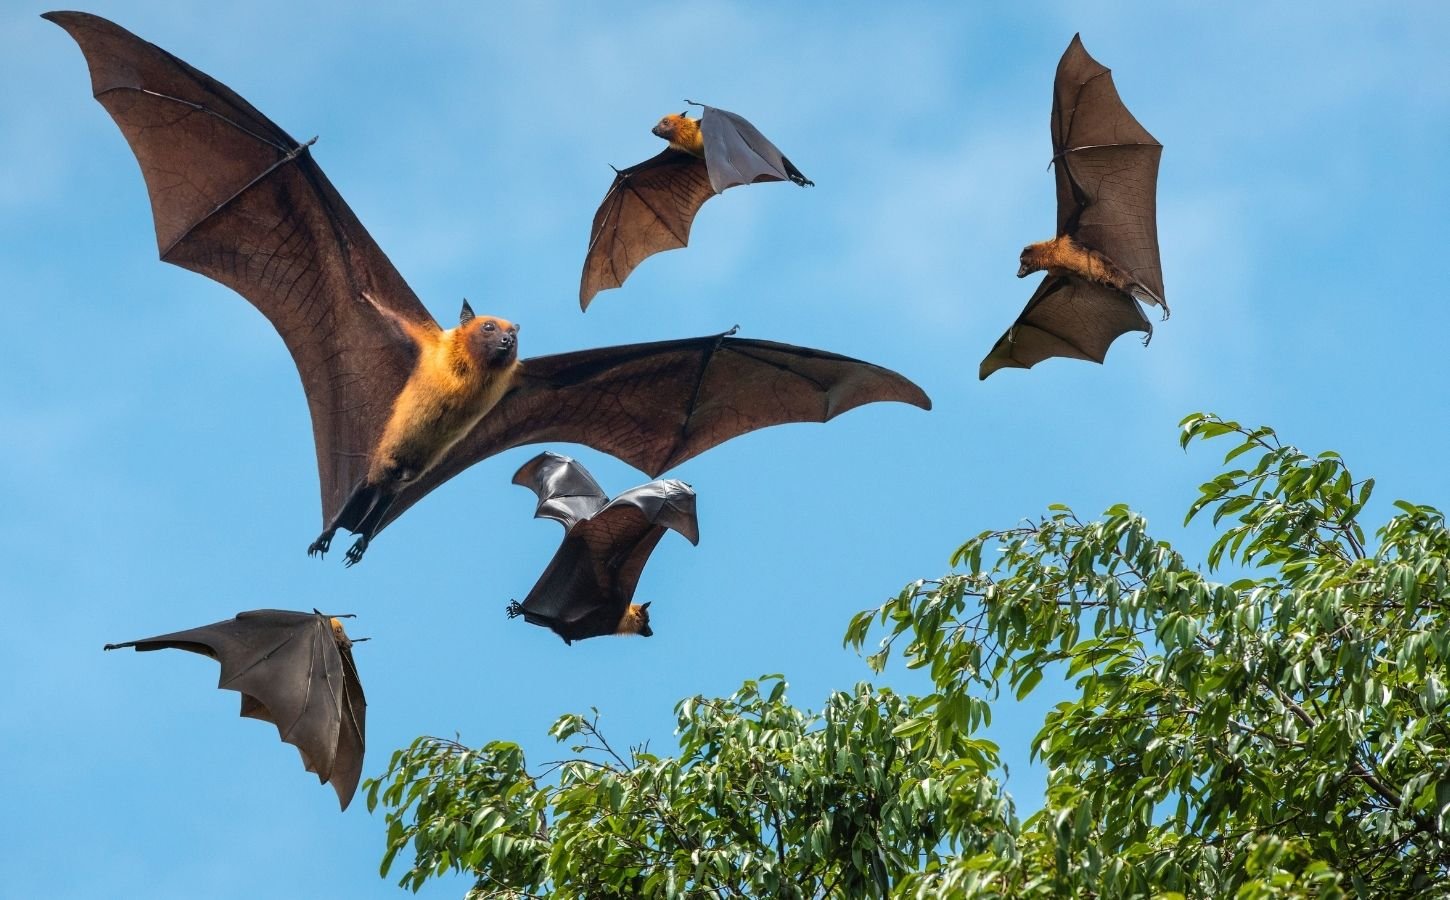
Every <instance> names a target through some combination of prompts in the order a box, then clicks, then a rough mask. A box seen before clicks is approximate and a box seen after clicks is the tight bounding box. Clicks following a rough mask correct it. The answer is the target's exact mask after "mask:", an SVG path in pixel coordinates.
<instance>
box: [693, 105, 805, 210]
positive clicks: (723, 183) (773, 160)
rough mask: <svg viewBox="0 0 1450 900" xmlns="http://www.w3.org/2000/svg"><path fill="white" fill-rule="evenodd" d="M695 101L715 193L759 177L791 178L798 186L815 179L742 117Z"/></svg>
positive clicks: (751, 182)
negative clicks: (807, 175) (702, 110)
mask: <svg viewBox="0 0 1450 900" xmlns="http://www.w3.org/2000/svg"><path fill="white" fill-rule="evenodd" d="M697 105H698V106H701V107H702V108H703V109H704V112H703V113H702V114H701V116H700V134H701V136H702V137H703V138H704V141H705V163H706V167H707V168H708V170H709V173H710V187H711V188H712V189H714V191H715V193H717V194H718V193H721V192H723V191H724V190H725V189H726V188H732V187H735V186H736V185H739V184H755V183H756V182H759V181H791V182H794V183H796V184H798V185H802V186H804V185H808V184H814V183H815V182H813V181H811V180H810V179H808V178H806V176H805V175H803V174H801V170H800V169H797V168H796V167H795V166H794V165H793V164H792V163H791V161H790V160H788V159H786V158H785V154H784V153H781V152H780V150H779V149H778V148H777V147H776V146H775V145H774V144H772V143H771V142H770V141H769V140H768V139H767V138H766V136H765V135H763V134H761V133H760V131H759V129H757V128H756V127H755V126H754V125H751V124H750V123H749V122H747V121H746V120H745V119H744V118H743V117H741V116H737V115H736V114H735V113H733V112H727V111H725V110H723V109H716V108H715V107H713V106H705V105H704V104H697Z"/></svg>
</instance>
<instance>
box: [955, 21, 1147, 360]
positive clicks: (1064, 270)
mask: <svg viewBox="0 0 1450 900" xmlns="http://www.w3.org/2000/svg"><path fill="white" fill-rule="evenodd" d="M1162 153H1163V145H1162V144H1160V143H1158V142H1157V141H1156V140H1154V138H1153V136H1152V135H1151V134H1149V133H1148V131H1147V129H1145V128H1144V127H1143V126H1142V125H1140V124H1138V120H1137V119H1135V118H1133V114H1132V113H1130V112H1128V108H1127V107H1126V106H1124V105H1123V101H1122V99H1121V98H1120V97H1119V96H1118V90H1117V88H1116V87H1114V85H1113V76H1112V74H1111V72H1110V71H1109V70H1108V68H1107V67H1106V66H1104V65H1103V64H1102V63H1099V62H1098V61H1097V60H1095V59H1093V58H1092V57H1091V56H1089V55H1088V52H1087V50H1086V49H1085V48H1084V47H1083V45H1082V39H1081V38H1080V37H1078V36H1076V35H1074V36H1073V39H1072V43H1071V44H1069V45H1068V48H1067V51H1066V52H1064V53H1063V55H1062V60H1061V61H1060V62H1059V63H1058V65H1057V78H1056V80H1055V81H1054V83H1053V90H1052V165H1053V169H1054V172H1055V175H1056V178H1057V236H1056V237H1055V238H1053V239H1052V240H1050V241H1043V242H1041V243H1037V244H1029V245H1028V246H1027V247H1025V248H1023V250H1022V258H1021V266H1020V268H1018V270H1017V276H1018V277H1019V278H1021V277H1025V276H1026V275H1028V274H1030V273H1032V272H1037V271H1041V270H1043V269H1046V270H1047V276H1046V277H1045V278H1043V279H1042V283H1041V284H1040V285H1038V287H1037V290H1036V292H1035V293H1033V295H1032V298H1031V299H1030V300H1028V301H1027V306H1026V307H1025V308H1024V309H1023V310H1022V314H1021V315H1019V316H1018V317H1017V321H1016V322H1015V323H1014V324H1013V325H1012V327H1011V328H1009V329H1008V330H1007V333H1006V334H1004V335H1002V337H1001V339H999V340H998V341H997V343H996V345H995V346H994V347H992V350H991V352H990V353H988V354H987V357H986V358H985V359H983V360H982V365H981V368H980V370H979V373H978V374H979V376H980V377H981V378H986V377H987V376H988V375H991V374H992V373H993V372H995V371H997V370H998V369H1002V368H1019V369H1028V368H1031V367H1032V366H1034V365H1036V364H1037V363H1039V362H1041V361H1042V360H1044V359H1049V358H1051V357H1054V356H1066V357H1070V358H1072V359H1085V360H1090V361H1092V362H1099V363H1100V362H1102V361H1103V359H1104V358H1105V357H1106V356H1107V353H1108V347H1109V346H1110V345H1111V344H1112V343H1113V341H1114V340H1115V339H1117V337H1118V336H1119V335H1121V334H1123V333H1124V332H1128V331H1141V332H1146V333H1147V334H1148V335H1149V336H1151V335H1152V333H1153V326H1152V324H1151V323H1149V321H1148V317H1147V316H1145V315H1144V314H1143V310H1142V309H1141V308H1140V307H1139V306H1138V301H1140V300H1141V301H1143V302H1145V303H1150V304H1153V305H1156V306H1160V307H1162V309H1163V314H1164V316H1165V317H1166V316H1167V314H1168V304H1167V302H1166V301H1165V300H1164V299H1163V268H1162V265H1161V264H1160V262H1159V260H1158V213H1157V191H1158V159H1159V157H1160V156H1161V155H1162ZM1146 340H1147V338H1146V337H1145V338H1144V341H1145V342H1146Z"/></svg>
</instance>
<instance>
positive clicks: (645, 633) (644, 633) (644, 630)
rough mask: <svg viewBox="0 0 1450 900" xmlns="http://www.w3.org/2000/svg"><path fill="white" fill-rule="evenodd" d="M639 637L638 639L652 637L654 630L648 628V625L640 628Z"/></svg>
mask: <svg viewBox="0 0 1450 900" xmlns="http://www.w3.org/2000/svg"><path fill="white" fill-rule="evenodd" d="M639 636H640V637H654V636H655V630H654V629H653V628H651V627H649V626H648V625H646V626H644V627H643V628H641V629H640V630H639Z"/></svg>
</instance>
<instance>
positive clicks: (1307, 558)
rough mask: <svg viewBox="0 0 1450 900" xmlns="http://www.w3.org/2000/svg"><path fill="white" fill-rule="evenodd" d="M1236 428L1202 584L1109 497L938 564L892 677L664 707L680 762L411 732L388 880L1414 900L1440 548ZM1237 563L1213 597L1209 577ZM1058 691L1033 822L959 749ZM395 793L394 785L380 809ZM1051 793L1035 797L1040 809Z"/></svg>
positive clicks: (632, 890)
mask: <svg viewBox="0 0 1450 900" xmlns="http://www.w3.org/2000/svg"><path fill="white" fill-rule="evenodd" d="M1221 437H1227V438H1229V439H1231V440H1232V441H1233V442H1234V443H1233V446H1232V447H1231V448H1230V450H1229V451H1228V454H1227V456H1226V457H1225V464H1226V465H1227V464H1235V465H1242V466H1246V468H1233V469H1231V470H1230V471H1226V472H1224V473H1223V474H1221V475H1219V476H1218V477H1216V478H1214V479H1213V480H1212V481H1210V482H1208V483H1207V484H1205V485H1203V486H1202V488H1201V489H1200V495H1199V496H1198V498H1197V499H1196V500H1194V502H1193V503H1192V505H1191V507H1190V509H1189V512H1188V519H1190V520H1191V519H1194V518H1195V517H1197V516H1200V515H1209V516H1210V517H1211V521H1212V524H1213V525H1214V527H1215V529H1216V538H1215V539H1214V541H1213V543H1212V545H1211V547H1210V548H1209V551H1208V555H1207V560H1206V566H1205V567H1199V566H1196V565H1192V564H1190V563H1189V562H1187V561H1186V560H1185V559H1184V558H1183V557H1182V556H1181V555H1180V554H1179V553H1178V552H1176V551H1175V550H1174V549H1173V548H1172V547H1171V546H1169V545H1168V544H1167V543H1166V542H1164V541H1160V540H1157V539H1155V538H1154V537H1153V536H1152V535H1151V534H1150V533H1149V531H1148V527H1147V523H1146V522H1145V521H1144V520H1143V518H1142V517H1140V516H1138V515H1136V514H1135V513H1133V512H1132V511H1130V510H1129V509H1128V508H1127V507H1125V506H1115V507H1113V508H1111V509H1109V510H1108V511H1107V512H1106V513H1105V514H1104V515H1103V516H1102V517H1101V518H1100V519H1098V520H1094V521H1083V520H1081V519H1079V518H1078V517H1077V516H1076V515H1075V514H1074V513H1073V512H1072V511H1071V510H1069V509H1067V508H1065V507H1052V508H1050V509H1049V511H1048V513H1047V514H1046V515H1045V516H1043V517H1042V518H1040V519H1038V520H1036V521H1034V522H1030V523H1027V524H1023V525H1021V526H1019V527H1015V528H1010V529H1006V530H1001V531H988V532H984V533H982V534H980V535H978V536H977V537H975V538H973V539H971V540H970V541H968V542H967V543H966V544H965V545H963V546H962V547H961V548H960V549H959V550H958V551H957V552H956V554H955V555H954V556H953V559H952V565H953V571H952V572H950V573H949V574H947V575H946V576H944V577H942V578H941V579H940V580H936V581H922V582H917V583H915V584H912V585H908V586H907V588H906V589H905V590H903V591H902V592H901V593H900V594H899V595H898V596H897V597H895V598H893V599H891V600H889V601H888V602H886V603H885V604H884V605H882V606H881V607H879V608H877V609H872V610H867V611H864V612H862V613H861V614H859V615H858V616H856V617H855V618H854V619H853V620H852V621H851V623H850V625H849V627H848V629H847V633H846V642H847V644H848V645H850V646H854V647H856V648H858V649H860V648H863V647H865V645H866V644H867V642H868V641H869V640H871V639H872V638H873V637H879V644H878V645H877V649H876V650H875V652H873V653H872V654H871V655H870V656H869V657H868V661H869V662H870V664H871V666H872V667H873V668H874V669H876V670H877V671H880V670H881V669H883V668H884V667H885V666H886V665H888V664H889V661H890V660H891V659H892V658H893V656H895V657H899V658H900V659H902V660H903V661H904V663H905V665H906V666H908V667H909V668H920V669H925V670H926V671H927V672H928V673H929V674H930V677H931V681H932V690H931V692H930V693H928V694H926V695H925V696H922V697H900V696H898V695H896V694H894V693H892V692H890V691H888V690H885V689H880V688H872V687H870V686H868V685H860V686H858V687H857V688H856V690H855V691H854V692H852V693H840V694H836V695H833V696H832V697H831V698H830V699H829V700H828V702H827V704H826V708H825V709H824V710H823V711H822V712H821V713H818V714H810V713H806V712H802V711H799V710H797V709H796V708H794V707H792V706H791V705H790V704H789V703H788V702H787V700H786V698H785V695H784V684H783V682H782V681H780V680H779V679H778V678H777V677H773V678H770V679H766V680H764V681H763V682H762V683H759V684H758V683H755V682H750V683H747V684H746V685H745V686H744V687H743V688H742V690H741V691H740V692H738V693H737V694H736V695H735V696H734V697H731V698H729V699H728V700H705V699H703V698H699V697H696V698H693V699H691V700H687V701H685V702H683V703H682V704H680V706H679V708H678V714H679V725H680V727H679V736H680V754H679V756H678V757H676V758H670V757H657V756H654V755H651V754H647V753H642V752H631V753H629V754H624V755H621V754H618V753H616V752H615V751H614V750H613V749H612V748H611V747H610V746H609V744H608V743H607V742H606V741H605V740H604V738H603V736H602V735H601V734H600V733H599V731H598V728H597V723H596V720H595V719H592V718H590V719H585V718H582V717H579V716H566V717H565V718H564V719H561V720H560V722H559V723H558V725H556V727H555V729H554V731H555V734H556V735H557V736H558V737H559V738H560V739H562V740H571V739H572V740H575V741H578V742H580V743H579V744H578V746H577V747H576V749H575V753H576V754H578V755H576V756H575V757H574V758H571V759H569V760H565V761H562V762H559V763H555V764H551V765H549V766H545V767H543V768H542V769H540V770H539V771H537V772H533V773H530V772H529V771H527V770H526V768H525V764H524V760H523V758H522V754H521V753H520V752H519V750H518V748H517V746H515V745H512V744H504V743H495V744H490V745H488V746H487V747H485V748H483V749H482V750H480V751H471V750H468V749H467V748H464V747H460V746H458V745H456V744H452V743H451V742H445V741H437V740H433V739H422V740H420V741H419V742H418V743H415V744H414V746H413V747H412V748H410V749H409V750H406V751H400V752H399V753H398V754H395V756H394V758H393V762H392V765H391V766H390V768H389V770H388V772H387V773H385V775H384V776H383V779H381V780H380V781H379V782H374V783H373V784H371V786H370V791H369V798H368V799H369V804H370V806H371V805H373V804H375V803H376V802H377V800H378V798H379V796H381V798H382V800H383V802H384V803H385V804H386V806H387V807H388V814H387V817H388V826H389V832H388V851H387V857H386V858H385V860H384V865H383V868H384V872H385V873H386V871H387V870H388V867H389V865H390V864H391V863H392V862H393V860H394V858H395V856H396V855H397V854H398V853H400V852H402V851H403V850H405V849H407V848H409V847H410V846H411V848H412V852H413V854H414V864H413V866H412V867H411V868H410V870H409V872H408V873H407V875H405V877H404V880H403V881H404V883H405V884H409V885H411V886H413V887H414V888H415V889H416V887H418V886H419V885H421V884H422V883H423V882H424V881H426V880H427V878H429V877H431V876H432V875H433V874H435V873H441V872H444V871H448V870H457V871H462V872H467V873H471V874H472V875H473V876H474V877H476V878H477V885H476V887H475V889H474V891H473V894H474V896H478V897H528V896H545V895H556V896H580V897H611V896H618V897H679V896H719V897H726V896H730V897H827V896H830V897H837V896H839V897H857V896H883V895H887V894H890V895H892V896H901V897H967V896H1037V897H1057V896H1113V897H1119V896H1122V897H1128V896H1144V897H1161V896H1174V895H1185V896H1205V897H1223V896H1238V897H1243V898H1257V897H1270V896H1295V897H1298V896H1303V897H1336V896H1344V895H1356V896H1364V897H1386V896H1401V897H1412V896H1413V897H1420V896H1427V895H1437V894H1443V893H1446V892H1447V889H1446V888H1445V887H1443V886H1442V885H1443V884H1444V883H1445V882H1446V881H1447V879H1450V833H1447V829H1450V765H1447V764H1450V727H1447V722H1446V704H1447V700H1450V697H1447V691H1446V685H1447V683H1450V671H1447V667H1450V611H1447V599H1450V592H1447V587H1446V582H1447V569H1450V532H1447V530H1446V527H1445V520H1444V516H1443V515H1442V514H1441V513H1440V512H1439V511H1438V510H1435V509H1433V508H1431V507H1427V506H1418V505H1415V504H1412V503H1407V502H1403V501H1400V502H1397V503H1396V504H1395V506H1396V507H1397V510H1398V511H1397V512H1396V514H1395V515H1393V516H1392V517H1391V518H1390V519H1389V520H1388V521H1387V522H1386V523H1385V524H1384V525H1382V526H1381V527H1380V528H1379V529H1378V531H1377V532H1376V533H1375V537H1374V540H1373V541H1370V540H1367V538H1366V533H1365V530H1364V525H1363V524H1362V523H1361V514H1362V511H1363V509H1364V507H1365V504H1366V502H1367V501H1368V500H1369V498H1370V494H1371V491H1372V488H1373V482H1372V481H1368V480H1366V481H1356V480H1355V479H1354V478H1353V477H1352V476H1351V475H1350V473H1349V471H1348V469H1347V468H1346V467H1345V465H1344V463H1343V461H1342V460H1341V459H1340V458H1339V457H1338V455H1337V454H1334V453H1323V454H1320V455H1318V456H1309V455H1306V454H1304V453H1301V452H1300V451H1298V450H1297V449H1295V448H1294V447H1292V446H1287V445H1284V444H1281V443H1280V442H1279V441H1278V439H1277V437H1276V435H1275V434H1274V432H1273V431H1272V430H1270V429H1268V428H1256V429H1249V428H1245V427H1243V426H1241V425H1239V424H1238V423H1235V422H1225V421H1221V420H1219V419H1217V418H1216V417H1213V416H1205V415H1194V416H1190V417H1189V418H1187V419H1185V420H1184V422H1183V423H1182V441H1183V444H1184V445H1185V446H1187V445H1188V444H1189V443H1190V442H1192V441H1194V440H1200V439H1210V438H1221ZM1217 571H1223V572H1225V573H1226V576H1227V577H1228V578H1232V579H1233V580H1231V581H1227V582H1224V581H1214V580H1211V579H1210V577H1209V575H1211V574H1212V573H1214V572H1217ZM1044 679H1045V680H1046V683H1047V684H1049V685H1052V686H1053V687H1052V690H1053V691H1054V693H1055V694H1061V695H1063V696H1065V697H1066V699H1064V700H1063V701H1062V702H1060V703H1058V704H1057V705H1056V706H1055V707H1054V708H1053V709H1052V711H1051V712H1050V713H1049V714H1048V715H1047V717H1046V720H1045V721H1044V722H1043V726H1042V728H1041V730H1040V732H1039V733H1038V735H1037V737H1036V739H1035V741H1034V745H1033V748H1032V752H1033V755H1034V756H1035V757H1036V758H1037V759H1040V760H1041V761H1042V762H1043V763H1044V764H1045V765H1046V767H1047V770H1048V789H1047V792H1046V795H1045V796H1044V797H1042V798H1040V804H1041V805H1040V808H1039V809H1038V810H1037V811H1036V812H1034V813H1033V814H1032V815H1030V816H1028V817H1027V818H1026V819H1025V820H1023V821H1021V822H1019V821H1018V820H1017V818H1016V816H1015V815H1014V812H1013V806H1012V801H1011V799H1010V798H1009V797H1007V796H1005V795H1004V794H1003V793H1002V792H1001V790H1000V789H999V787H998V784H999V779H1000V773H999V771H998V769H999V766H1000V763H999V760H998V755H997V751H996V748H995V747H994V746H993V745H992V744H991V743H990V742H988V741H986V740H984V739H982V738H980V737H978V736H976V735H977V734H978V732H979V730H980V729H981V727H982V726H983V725H985V724H986V723H987V722H989V721H990V715H991V709H992V704H993V702H994V701H996V700H997V699H999V697H1000V694H1001V692H1002V690H1003V689H1006V690H1007V691H1009V692H1011V693H1013V694H1015V695H1016V696H1017V697H1019V698H1020V697H1023V696H1026V695H1027V694H1028V693H1030V692H1031V691H1033V690H1034V689H1037V688H1038V686H1039V685H1040V684H1042V683H1043V682H1044ZM380 792H381V793H380ZM1034 799H1037V798H1034Z"/></svg>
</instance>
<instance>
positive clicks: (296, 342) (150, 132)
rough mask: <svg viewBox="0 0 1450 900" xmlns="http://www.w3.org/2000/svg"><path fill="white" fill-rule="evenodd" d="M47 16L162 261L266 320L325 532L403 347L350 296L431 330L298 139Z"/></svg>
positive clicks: (187, 73)
mask: <svg viewBox="0 0 1450 900" xmlns="http://www.w3.org/2000/svg"><path fill="white" fill-rule="evenodd" d="M45 17H46V18H47V19H49V20H51V21H52V22H54V23H56V24H57V25H59V26H61V27H62V28H64V29H65V30H66V31H67V32H69V33H70V35H71V37H73V38H75V40H76V43H78V44H79V45H80V48H81V52H82V53H83V54H85V57H86V62H87V64H88V65H89V66H90V71H91V86H92V89H93V91H94V93H95V97H96V99H97V100H99V101H100V103H101V105H102V106H104V107H105V108H106V111H107V112H109V113H110V114H111V117H112V118H114V119H115V120H116V124H117V125H118V126H120V128H121V133H122V134H124V135H125V137H126V140H127V142H129V143H130V145H131V149H132V151H133V152H135V154H136V159H137V161H138V162H139V163H140V164H141V174H142V175H143V176H144V177H145V179H146V188H147V191H148V192H149V194H150V196H151V210H152V214H153V216H154V218H155V223H156V242H157V245H158V247H159V249H160V252H161V258H162V259H163V260H165V261H166V262H169V263H173V264H175V265H178V266H181V267H183V268H186V269H190V270H192V271H193V272H199V273H201V274H202V275H205V276H207V277H208V278H212V279H214V280H216V281H219V282H221V283H222V284H224V285H226V286H227V287H229V288H232V289H233V290H235V291H236V292H237V293H239V294H241V295H242V296H243V297H245V298H247V300H249V301H251V303H252V305H253V306H255V307H257V309H259V310H261V312H262V314H263V315H265V316H266V317H267V318H268V319H269V320H271V322H272V325H273V326H274V327H275V328H276V329H277V333H278V334H280V335H281V336H282V340H283V341H285V342H286V344H287V349H288V350H290V351H291V353H292V358H293V360H294V361H295V362H296V364H297V371H298V373H299V374H300V375H301V376H302V385H303V388H304V389H305V391H306V393H307V402H308V406H309V407H310V408H311V412H312V430H313V436H314V437H315V439H316V444H317V468H318V475H319V477H320V480H321V487H322V512H323V516H322V518H323V521H324V522H326V521H329V520H331V519H332V517H333V516H334V515H335V514H336V513H337V511H338V509H339V508H340V507H341V505H342V503H343V502H344V501H345V500H346V497H347V492H348V491H349V490H351V488H352V487H353V485H354V484H355V483H356V482H357V481H358V480H359V479H360V478H362V476H363V475H364V474H365V473H366V472H367V468H368V457H369V455H370V454H371V452H372V450H373V449H374V447H375V446H376V444H377V440H378V437H379V435H380V434H381V432H382V429H383V427H384V425H385V424H386V421H387V416H388V414H389V411H390V409H391V404H392V400H393V398H395V397H396V396H397V394H398V392H399V391H400V390H401V389H402V386H403V384H404V382H405V381H406V380H407V378H408V375H409V373H410V372H411V371H412V368H413V362H414V352H415V351H414V345H413V343H412V342H411V341H409V340H407V339H406V338H405V336H404V335H403V334H402V332H401V331H400V329H399V327H398V326H397V325H396V324H394V323H393V322H390V321H388V318H387V316H386V315H385V314H384V313H383V312H380V311H379V310H378V309H375V308H374V307H373V305H372V303H370V302H368V301H367V300H365V299H364V295H365V294H366V295H368V296H370V297H371V298H373V301H375V302H376V303H378V304H379V305H380V306H382V307H384V308H385V309H386V310H387V311H388V312H390V313H391V314H392V315H395V316H397V317H399V318H401V319H403V320H405V321H406V322H409V323H413V324H414V325H416V326H417V327H420V328H428V329H436V328H437V327H438V326H437V323H435V322H434V321H433V318H432V317H431V316H430V315H429V314H428V311H427V310H426V309H424V308H423V305H422V304H421V303H420V302H419V301H418V298H417V297H416V296H415V295H414V294H413V292H412V290H411V289H409V287H408V285H407V284H406V283H405V282H404V281H403V279H402V276H400V275H399V274H398V273H397V271H396V270H395V269H394V268H393V265H392V263H390V262H389V261H388V258H387V257H386V256H385V255H384V254H383V251H382V250H381V249H379V248H378V246H377V244H375V243H374V242H373V239H372V237H371V236H369V235H368V233H367V231H366V230H365V229H364V228H363V226H362V225H361V223H359V222H358V220H357V217H356V216H354V215H353V212H352V210H350V209H348V206H347V204H346V203H345V202H344V201H343V199H342V197H341V196H339V195H338V193H337V190H336V189H335V188H333V186H332V184H331V183H330V182H329V181H328V180H327V176H325V175H323V174H322V170H321V169H320V168H318V166H317V163H316V162H314V161H313V159H312V155H311V153H310V152H309V151H308V149H307V146H305V145H302V144H299V143H298V142H297V141H296V140H294V139H293V138H292V137H291V136H290V135H288V134H287V133H286V132H285V131H283V130H282V129H281V128H279V127H277V126H276V125H275V124H273V123H272V121H271V120H269V119H268V118H267V117H266V116H264V115H262V114H261V113H260V112H258V111H257V110H256V109H255V108H254V107H253V106H252V105H251V104H250V103H248V102H247V101H246V100H244V99H242V98H241V97H240V96H238V95H237V94H236V93H234V92H233V91H232V90H231V89H230V88H228V87H227V86H226V85H224V84H222V83H220V82H218V81H216V80H214V79H212V78H211V77H209V76H208V75H206V74H205V73H203V72H201V71H198V70H197V69H194V68H192V67H191V66H190V65H187V64H186V63H185V62H183V61H181V60H180V59H177V58H176V57H174V56H172V55H171V54H169V53H167V52H166V51H165V50H162V49H161V48H160V47H157V46H155V45H153V44H149V43H147V42H146V41H143V40H141V39H140V38H138V37H136V36H135V35H133V34H131V33H130V32H128V31H126V30H125V29H123V28H121V27H119V26H117V25H115V24H114V23H112V22H108V21H106V20H105V19H102V18H98V17H96V16H92V15H87V14H85V13H76V12H52V13H46V14H45Z"/></svg>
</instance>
